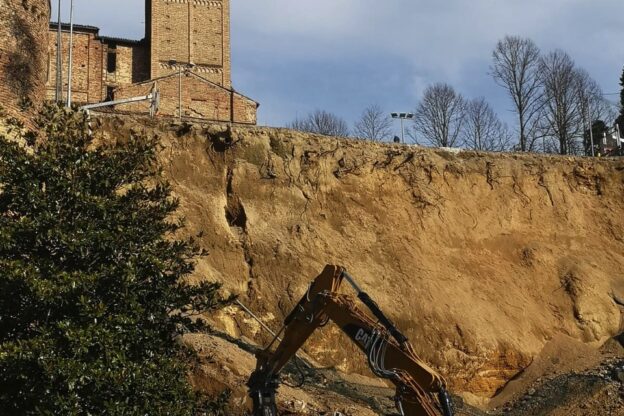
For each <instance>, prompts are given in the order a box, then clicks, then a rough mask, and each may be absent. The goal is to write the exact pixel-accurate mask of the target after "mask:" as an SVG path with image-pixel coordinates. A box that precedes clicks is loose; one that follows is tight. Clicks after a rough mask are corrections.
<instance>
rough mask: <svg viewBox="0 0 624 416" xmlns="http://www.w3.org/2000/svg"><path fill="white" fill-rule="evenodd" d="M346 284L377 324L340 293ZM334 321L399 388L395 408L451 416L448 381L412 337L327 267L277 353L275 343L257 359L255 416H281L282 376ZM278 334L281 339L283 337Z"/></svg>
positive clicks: (340, 272) (339, 271) (410, 415)
mask: <svg viewBox="0 0 624 416" xmlns="http://www.w3.org/2000/svg"><path fill="white" fill-rule="evenodd" d="M343 279H346V280H347V281H348V282H349V283H350V284H351V285H352V286H353V287H354V289H355V290H356V292H357V294H358V299H359V300H360V301H362V302H363V303H364V304H365V305H366V306H367V307H368V309H370V311H371V312H372V314H373V315H374V317H375V318H376V320H374V319H372V318H371V317H370V316H369V315H368V314H366V313H364V312H363V311H362V310H361V309H360V308H358V306H357V305H356V304H355V302H354V300H353V299H352V298H351V297H349V296H346V295H341V294H338V289H339V287H340V285H341V283H342V281H343ZM329 320H331V321H333V322H334V323H335V324H336V325H337V326H338V327H340V329H341V330H342V331H343V332H344V333H345V334H346V335H347V336H348V337H349V338H350V339H351V340H352V341H353V342H354V343H355V344H356V345H357V346H358V347H359V349H360V350H362V352H363V353H364V354H365V355H366V357H367V359H368V363H369V365H370V367H371V370H372V371H373V373H374V374H375V375H377V376H378V377H381V378H385V379H388V380H390V381H392V382H393V383H394V385H395V386H396V396H395V400H396V405H397V409H398V411H399V413H400V414H401V415H404V416H440V415H442V416H452V414H453V413H452V409H451V404H450V399H449V396H448V393H447V392H446V386H445V382H444V380H443V379H442V378H441V377H440V376H439V375H438V374H437V373H436V372H435V370H433V369H432V368H430V367H429V366H428V365H427V364H425V363H424V362H423V361H422V360H421V359H420V358H419V357H418V356H417V355H416V353H415V352H414V350H413V348H412V346H411V345H410V343H409V341H408V340H407V338H406V337H405V336H404V335H403V334H402V333H401V332H400V331H399V330H398V329H397V328H396V326H395V325H394V324H393V323H392V322H391V321H390V320H389V319H388V318H387V317H386V316H385V315H384V314H383V312H382V311H381V310H380V309H379V307H378V306H377V304H376V303H375V302H374V301H373V300H372V299H371V298H370V296H368V295H367V294H366V293H365V292H364V291H362V290H361V289H360V287H359V286H358V285H357V284H356V283H355V281H354V280H353V278H351V276H349V274H348V273H347V272H346V271H345V270H344V269H343V268H341V267H337V266H327V267H326V268H325V270H324V271H323V272H322V273H321V274H320V275H319V276H318V277H317V278H316V279H315V280H314V282H313V283H312V285H311V286H310V288H309V289H308V291H307V293H306V294H305V295H304V296H303V298H302V299H301V301H299V303H298V304H297V306H295V308H294V309H293V311H292V312H291V314H290V315H289V316H288V317H287V318H286V320H285V321H284V327H283V329H282V331H281V332H280V334H281V333H282V332H283V339H282V340H281V342H279V344H278V345H277V347H276V348H275V350H274V351H272V346H273V344H274V343H275V342H276V341H277V339H278V337H276V338H275V339H274V340H273V342H272V343H271V344H270V345H269V346H268V347H267V348H266V349H265V350H263V351H261V352H259V353H258V354H257V359H258V361H257V365H256V371H255V372H254V373H253V374H252V376H251V377H250V379H249V382H248V386H249V391H250V395H251V398H252V400H253V404H254V413H253V415H254V416H277V406H276V401H275V394H276V392H277V388H278V387H279V373H280V371H281V370H282V369H283V368H284V366H285V365H286V364H287V363H288V361H289V360H290V359H291V358H292V357H293V356H294V355H295V354H296V353H297V351H298V350H299V349H300V348H301V347H302V346H303V344H304V343H305V342H306V340H307V339H308V338H309V337H310V336H311V335H312V334H313V333H314V331H315V330H316V329H317V328H319V327H321V326H324V325H325V324H326V323H327V322H328V321H329ZM278 335H279V334H278Z"/></svg>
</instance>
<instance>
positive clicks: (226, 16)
mask: <svg viewBox="0 0 624 416" xmlns="http://www.w3.org/2000/svg"><path fill="white" fill-rule="evenodd" d="M0 1H1V0H0ZM145 12H146V34H145V38H144V39H142V40H129V39H119V38H111V37H104V36H100V35H99V29H98V28H96V27H92V26H83V25H74V41H73V42H74V45H73V71H72V100H73V101H74V102H78V103H85V104H86V103H88V104H91V103H97V102H101V101H106V100H110V99H121V98H130V97H135V96H141V95H146V94H147V93H149V92H150V91H152V90H154V89H157V90H158V91H159V92H160V97H161V98H160V107H159V113H158V114H159V115H166V116H179V115H180V113H181V115H182V116H183V117H194V118H202V119H207V120H215V121H230V122H236V123H245V124H255V123H256V112H257V108H258V103H257V102H255V101H254V100H252V99H250V98H248V97H246V96H244V95H242V94H240V93H238V92H236V91H235V90H234V89H233V88H232V81H231V59H230V6H229V0H146V4H145ZM61 29H62V50H63V52H64V53H63V66H62V71H63V91H67V79H66V74H67V71H68V63H69V61H68V53H66V51H67V50H68V49H69V25H66V24H62V25H61ZM57 30H58V25H57V24H56V23H50V32H51V33H50V36H49V39H50V41H49V42H50V51H52V52H54V51H56V41H57V37H56V31H57ZM50 55H51V56H50V59H49V65H48V68H49V69H48V71H47V73H48V83H47V96H48V99H50V100H53V99H54V96H55V91H56V58H55V53H51V54H50ZM116 110H119V111H127V112H137V113H147V112H149V103H147V102H142V103H135V104H124V105H119V106H117V108H116Z"/></svg>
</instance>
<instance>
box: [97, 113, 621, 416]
mask: <svg viewBox="0 0 624 416" xmlns="http://www.w3.org/2000/svg"><path fill="white" fill-rule="evenodd" d="M100 123H101V124H102V125H103V128H104V130H103V131H104V132H105V134H106V135H108V136H116V135H119V134H122V135H123V134H124V133H127V132H128V131H129V130H130V129H135V130H142V129H145V130H146V132H147V133H148V134H157V135H159V136H160V137H161V139H162V143H163V146H164V150H163V152H162V161H163V164H164V167H165V174H166V176H167V177H168V178H169V179H170V180H171V181H172V183H173V185H174V189H175V193H176V195H177V196H178V197H179V198H180V200H181V214H182V215H183V216H184V217H186V219H187V235H189V236H194V237H196V239H197V241H198V242H199V244H200V245H201V246H202V247H203V248H204V249H206V250H207V251H208V252H209V253H210V254H209V256H207V257H206V258H202V259H201V260H199V262H198V265H197V270H196V274H195V277H194V278H196V279H198V280H199V279H207V280H219V281H222V282H224V283H225V285H226V288H227V289H228V290H229V291H231V292H234V293H237V294H238V295H240V299H241V301H242V302H243V303H245V304H246V305H247V306H249V307H250V308H251V309H252V310H253V311H254V312H256V313H257V314H258V315H259V316H261V318H262V319H263V320H264V322H266V323H267V324H268V325H269V326H270V327H272V328H273V329H278V328H279V327H280V326H281V322H282V320H283V318H284V317H285V316H286V315H287V314H288V313H289V312H290V310H291V308H292V307H293V305H294V304H295V303H296V302H297V301H298V300H299V298H300V297H301V296H302V294H303V293H304V292H305V290H306V289H307V287H308V284H309V283H310V281H311V280H312V279H313V278H314V277H315V276H316V275H317V274H318V273H319V272H320V271H321V270H322V269H323V267H324V265H325V264H327V263H332V264H340V265H344V266H346V267H347V269H348V270H349V271H350V273H351V274H352V275H353V276H355V277H356V278H357V279H358V281H359V283H360V284H361V286H363V287H364V288H365V289H366V290H367V291H368V292H369V293H370V294H371V296H372V297H373V299H375V300H376V301H377V302H378V303H379V304H380V305H381V307H382V308H383V309H384V310H385V311H386V312H387V314H388V315H390V316H391V317H392V318H393V319H394V320H395V322H396V323H397V325H398V326H399V328H401V329H402V330H404V331H405V333H406V334H407V336H408V337H409V338H410V340H411V342H412V343H413V344H414V346H415V348H416V350H417V351H418V353H419V354H420V355H421V356H422V357H423V358H424V359H425V360H426V361H428V362H429V363H431V365H432V366H434V367H435V368H436V369H438V370H439V371H440V372H441V373H442V374H443V375H444V376H445V377H446V378H447V380H448V381H449V382H450V384H451V388H452V390H453V391H455V392H458V393H461V394H462V395H463V397H464V398H465V399H466V401H467V402H468V403H472V404H477V405H479V406H481V407H486V406H487V404H488V402H489V399H490V398H491V397H493V396H494V395H495V394H496V393H497V392H498V393H502V392H504V388H505V386H508V382H509V381H510V380H511V379H513V378H514V377H516V376H517V375H518V374H520V373H521V372H522V371H523V370H525V369H527V367H529V366H530V365H531V363H534V362H535V359H536V358H537V357H538V356H539V354H540V353H541V352H542V351H543V350H544V347H545V346H546V345H547V344H549V342H552V341H553V340H554V341H555V342H556V341H557V340H558V339H560V337H565V339H567V340H571V341H570V342H575V343H577V345H581V346H583V348H589V349H590V350H592V351H595V350H597V349H598V348H599V347H600V346H601V345H602V344H604V343H605V342H606V341H607V340H609V339H611V338H612V337H614V336H617V335H619V334H621V333H622V332H624V331H623V324H622V323H623V319H622V312H623V311H624V306H623V305H624V216H623V215H622V213H623V212H624V210H623V208H624V198H622V195H623V194H624V161H623V160H620V159H618V160H606V159H600V160H596V159H594V160H589V159H580V158H571V157H551V156H538V155H524V154H489V153H475V152H455V151H448V150H442V149H438V150H432V149H424V148H419V147H410V146H399V145H387V144H374V143H367V142H360V141H353V140H347V139H334V138H325V137H319V136H314V135H307V134H301V133H298V132H292V131H288V130H279V129H268V128H241V127H234V128H232V129H227V128H226V127H225V126H220V125H171V124H167V123H165V122H155V121H150V120H140V121H137V120H132V119H123V118H116V117H103V118H102V119H100ZM344 290H345V291H346V288H345V289H344ZM215 326H216V327H217V328H218V329H220V330H222V331H225V332H226V333H228V334H229V335H230V336H232V337H234V338H243V337H244V338H246V339H248V340H250V341H253V343H255V344H256V345H264V344H265V343H266V342H267V341H268V340H269V338H270V336H269V335H268V334H266V333H265V332H263V331H262V329H261V328H260V326H259V325H258V324H257V323H256V322H255V321H253V320H252V319H251V318H250V317H248V316H246V315H245V314H244V313H242V312H241V311H240V310H238V309H237V308H234V307H232V308H230V309H228V310H227V311H225V312H223V313H221V314H220V315H219V316H218V317H216V318H215ZM305 352H306V353H307V354H309V355H310V356H312V357H313V358H314V359H315V360H316V361H318V362H319V363H320V364H321V365H324V366H335V367H336V368H337V369H338V370H340V371H342V372H345V373H350V374H352V373H360V374H368V370H367V368H366V367H367V365H366V362H365V360H364V358H363V357H362V356H361V354H360V353H359V352H357V350H356V349H355V347H354V346H352V345H351V344H350V342H349V341H348V340H347V339H346V338H345V337H343V336H342V335H340V334H339V333H338V331H337V330H336V328H334V327H332V326H331V325H328V326H327V327H325V328H323V329H322V330H320V331H319V332H318V333H317V334H315V335H314V336H313V338H312V339H310V341H309V342H308V343H307V344H306V346H305ZM214 365H215V366H218V365H220V364H219V362H218V361H216V362H215V363H214ZM553 365H554V366H555V367H557V366H558V365H559V364H553ZM245 368H246V367H245ZM245 371H247V369H246V370H245ZM527 371H528V370H527ZM566 371H567V370H566ZM570 371H572V370H570ZM242 373H245V372H242ZM242 373H241V377H242V376H243V375H244V374H242ZM226 384H227V383H226ZM522 388H524V387H522ZM522 388H520V387H519V390H522ZM601 391H602V390H601ZM321 396H322V395H321ZM513 396H514V395H510V397H509V400H514V399H513ZM312 399H316V397H312ZM312 399H311V401H312ZM356 414H364V413H356ZM518 414H520V413H518ZM535 414H538V413H535ZM545 414H546V413H545Z"/></svg>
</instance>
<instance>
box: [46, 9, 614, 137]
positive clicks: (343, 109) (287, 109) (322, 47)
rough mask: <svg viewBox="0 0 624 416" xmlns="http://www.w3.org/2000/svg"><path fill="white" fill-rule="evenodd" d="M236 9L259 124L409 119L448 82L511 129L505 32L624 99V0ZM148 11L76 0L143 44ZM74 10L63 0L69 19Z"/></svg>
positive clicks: (239, 59) (239, 50)
mask: <svg viewBox="0 0 624 416" xmlns="http://www.w3.org/2000/svg"><path fill="white" fill-rule="evenodd" d="M56 1H57V0H52V2H53V3H56ZM231 3H232V60H233V63H232V64H233V74H232V77H233V82H234V86H235V88H236V89H237V90H239V91H241V92H242V93H244V94H246V95H248V96H250V97H252V98H254V99H256V100H257V101H259V102H260V103H261V107H260V112H259V124H266V125H273V126H281V125H284V124H286V123H288V122H289V121H291V120H292V119H294V118H295V117H297V116H302V115H305V114H306V113H308V112H309V111H311V110H314V109H317V108H318V109H325V110H329V111H332V112H334V113H336V114H338V115H340V116H341V117H343V118H345V119H346V120H347V121H348V122H349V123H352V122H353V121H355V120H356V119H357V118H358V115H359V114H360V113H361V111H362V110H363V109H364V108H365V107H367V106H368V105H370V104H378V105H380V106H381V107H382V108H384V109H385V110H387V111H388V112H390V111H409V110H413V109H414V108H415V107H416V105H417V103H418V100H419V97H420V96H421V94H422V92H423V90H424V89H425V88H426V87H427V85H429V84H431V83H435V82H447V83H449V84H451V85H453V86H454V87H455V88H456V89H457V90H458V91H460V92H461V93H462V94H464V95H465V96H466V97H469V98H473V97H481V96H483V97H485V98H486V99H487V100H488V101H489V102H490V103H491V104H492V106H493V107H494V109H495V110H496V111H497V112H498V113H499V115H500V116H501V117H502V118H503V119H504V120H506V121H508V122H509V123H510V124H511V125H512V126H513V120H514V119H513V117H512V114H511V113H510V111H509V110H510V109H511V103H510V101H509V100H508V98H507V97H506V96H505V94H504V92H503V91H502V89H501V88H500V87H498V86H497V85H496V84H495V83H494V81H493V80H492V79H491V77H490V76H489V75H488V71H489V65H490V61H491V51H492V48H493V47H494V45H495V44H496V42H497V40H498V39H500V38H502V37H504V36H505V35H507V34H512V35H520V36H525V37H529V38H532V39H533V40H534V41H535V42H536V43H537V44H538V46H539V47H540V48H541V49H542V50H543V51H544V52H548V51H550V50H552V49H554V48H561V49H563V50H565V51H567V52H568V53H569V54H570V55H571V56H572V57H573V58H574V59H575V60H576V62H577V64H578V65H579V66H581V67H583V68H585V69H586V70H588V71H589V73H590V74H591V75H592V76H593V77H594V78H595V79H596V80H597V81H598V82H599V84H600V85H601V86H602V88H603V89H604V92H606V93H612V92H618V91H619V86H618V80H619V77H620V75H621V72H622V67H623V66H624V22H623V20H622V16H624V2H622V0H593V1H592V0H547V1H545V0H444V1H440V0H385V1H379V0H313V1H312V0H231ZM143 4H144V3H143V1H142V0H75V21H76V23H82V24H90V25H95V26H98V27H100V28H101V33H102V34H104V35H109V36H121V37H129V38H134V39H140V38H142V37H143V31H144V21H145V18H144V15H143V13H144V5H143ZM54 6H55V4H54ZM68 6H69V0H63V7H62V9H63V11H64V13H63V15H64V18H63V20H67V16H68V15H69V13H68V9H69V7H68ZM54 9H56V7H54ZM55 13H56V12H55V11H53V16H56V14H55ZM54 19H56V17H54ZM610 99H612V100H613V101H617V100H618V97H617V96H613V97H610Z"/></svg>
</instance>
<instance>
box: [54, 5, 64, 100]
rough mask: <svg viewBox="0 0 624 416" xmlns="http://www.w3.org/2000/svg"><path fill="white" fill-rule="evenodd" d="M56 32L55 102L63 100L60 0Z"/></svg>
mask: <svg viewBox="0 0 624 416" xmlns="http://www.w3.org/2000/svg"><path fill="white" fill-rule="evenodd" d="M57 23H58V32H57V35H56V94H55V97H54V99H55V100H56V102H57V103H60V102H61V101H63V56H62V49H63V35H62V29H61V0H58V17H57Z"/></svg>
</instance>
